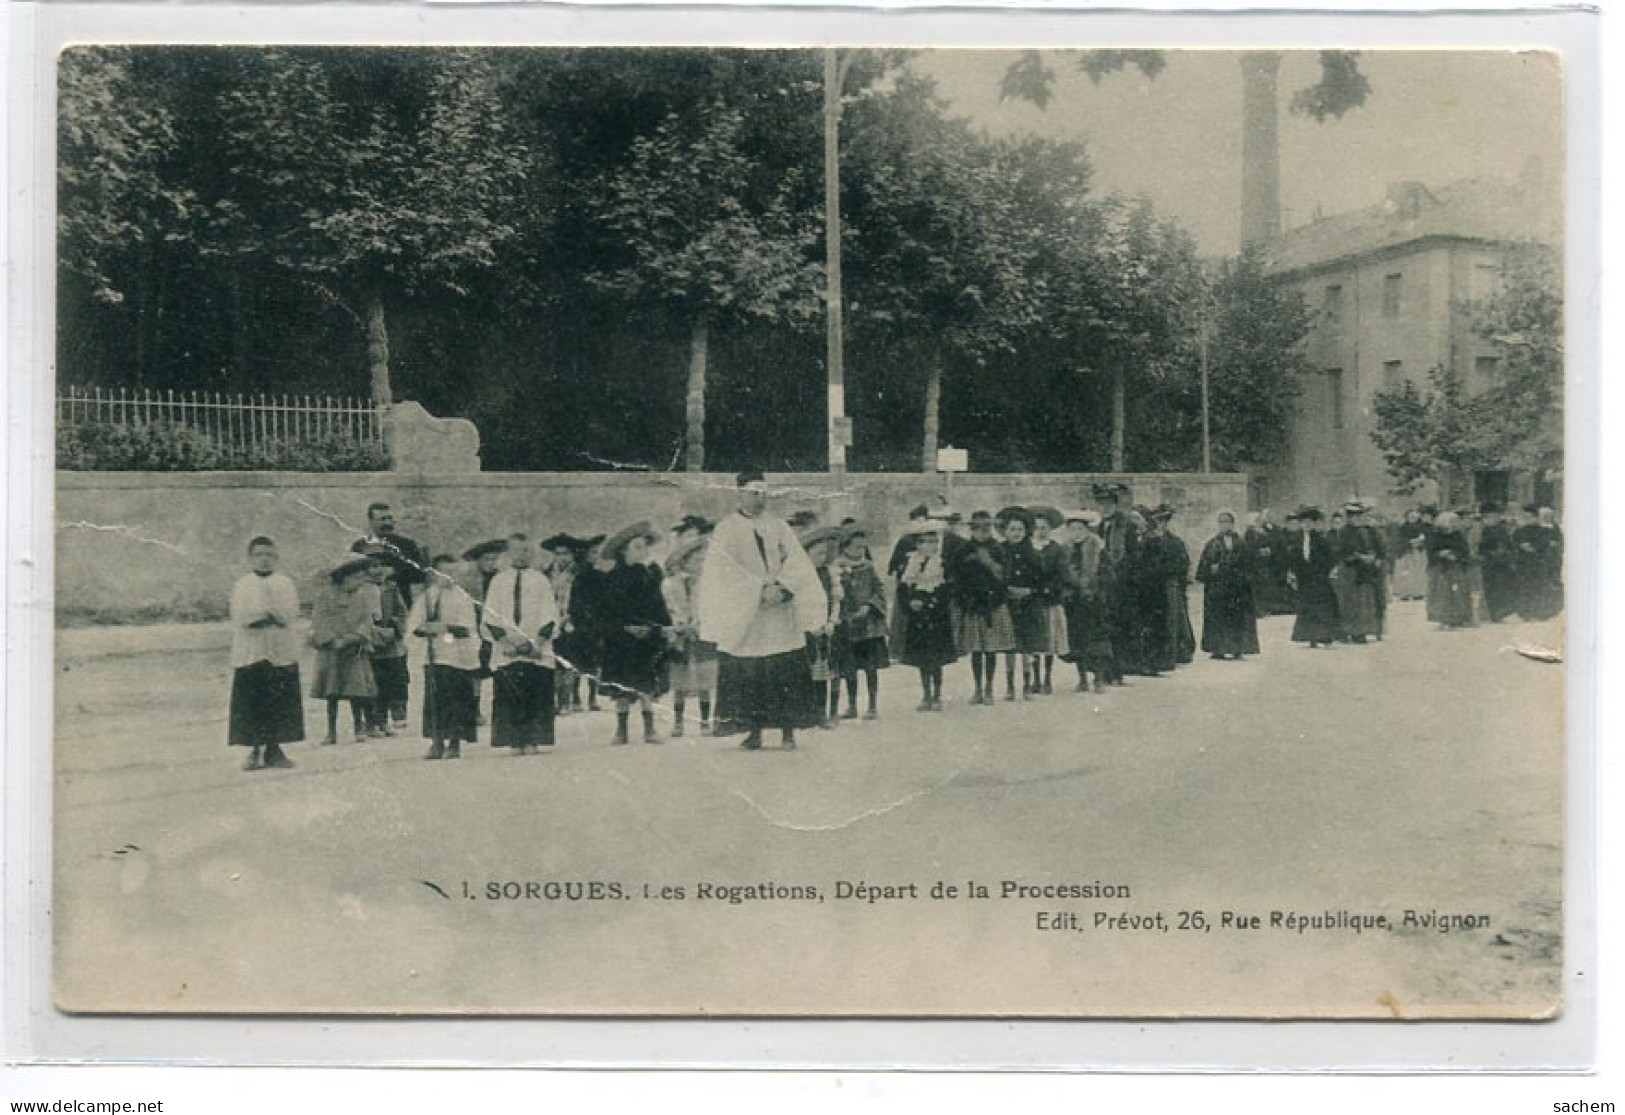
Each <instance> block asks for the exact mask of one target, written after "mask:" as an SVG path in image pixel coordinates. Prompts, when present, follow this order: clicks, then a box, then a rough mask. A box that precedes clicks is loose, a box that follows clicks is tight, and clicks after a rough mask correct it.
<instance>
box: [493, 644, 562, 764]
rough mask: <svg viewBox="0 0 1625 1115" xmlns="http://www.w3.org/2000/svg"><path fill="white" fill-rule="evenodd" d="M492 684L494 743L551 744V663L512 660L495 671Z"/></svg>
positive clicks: (546, 745) (502, 745) (552, 695)
mask: <svg viewBox="0 0 1625 1115" xmlns="http://www.w3.org/2000/svg"><path fill="white" fill-rule="evenodd" d="M492 684H493V685H494V686H495V693H494V695H493V698H492V702H491V746H492V747H552V746H553V714H554V689H553V669H552V667H550V666H543V665H540V664H538V663H535V662H512V663H509V664H508V665H506V666H503V667H501V668H499V669H498V670H497V671H496V680H495V681H494V682H493V683H492Z"/></svg>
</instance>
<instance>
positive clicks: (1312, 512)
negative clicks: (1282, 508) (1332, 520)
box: [1292, 507, 1326, 523]
mask: <svg viewBox="0 0 1625 1115" xmlns="http://www.w3.org/2000/svg"><path fill="white" fill-rule="evenodd" d="M1292 517H1293V518H1294V519H1308V520H1309V521H1310V522H1313V523H1318V522H1320V521H1321V520H1322V519H1324V518H1325V517H1326V513H1325V512H1324V511H1322V510H1321V509H1320V508H1318V507H1300V508H1298V509H1297V510H1296V511H1294V512H1293V513H1292Z"/></svg>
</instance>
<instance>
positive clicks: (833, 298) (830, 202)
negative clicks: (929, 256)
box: [824, 48, 852, 475]
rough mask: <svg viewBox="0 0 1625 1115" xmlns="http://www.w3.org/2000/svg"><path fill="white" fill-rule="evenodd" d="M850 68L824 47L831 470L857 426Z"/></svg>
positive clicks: (838, 468) (842, 462)
mask: <svg viewBox="0 0 1625 1115" xmlns="http://www.w3.org/2000/svg"><path fill="white" fill-rule="evenodd" d="M844 70H845V67H844V66H842V65H841V62H840V59H839V57H838V56H837V54H836V52H835V50H834V49H833V48H830V49H827V50H825V51H824V269H825V272H826V275H825V281H826V284H827V285H826V294H825V297H826V298H827V299H828V305H829V319H828V334H827V341H828V366H829V431H828V435H829V471H830V472H831V473H833V474H835V475H841V474H844V473H845V472H846V447H847V446H848V445H850V444H851V441H852V427H851V423H850V420H849V419H848V418H847V417H846V368H845V355H844V352H845V344H844V338H843V334H842V321H841V142H840V141H841V79H842V77H843V76H844Z"/></svg>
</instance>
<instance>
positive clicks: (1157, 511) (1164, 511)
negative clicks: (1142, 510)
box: [1146, 503, 1174, 523]
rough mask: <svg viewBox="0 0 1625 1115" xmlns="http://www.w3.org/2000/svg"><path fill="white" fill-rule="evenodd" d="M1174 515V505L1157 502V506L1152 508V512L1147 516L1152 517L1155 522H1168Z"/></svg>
mask: <svg viewBox="0 0 1625 1115" xmlns="http://www.w3.org/2000/svg"><path fill="white" fill-rule="evenodd" d="M1173 517H1174V509H1173V506H1172V505H1171V504H1167V503H1159V504H1157V505H1156V506H1155V507H1153V508H1151V510H1150V512H1149V513H1147V515H1146V518H1147V519H1150V520H1151V521H1152V522H1153V523H1166V522H1167V521H1168V520H1169V519H1172V518H1173Z"/></svg>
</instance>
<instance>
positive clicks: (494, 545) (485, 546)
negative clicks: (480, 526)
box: [463, 538, 508, 561]
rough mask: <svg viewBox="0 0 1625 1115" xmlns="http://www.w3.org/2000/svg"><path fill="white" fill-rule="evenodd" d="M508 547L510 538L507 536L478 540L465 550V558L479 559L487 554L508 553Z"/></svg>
mask: <svg viewBox="0 0 1625 1115" xmlns="http://www.w3.org/2000/svg"><path fill="white" fill-rule="evenodd" d="M507 549H508V540H507V539H506V538H490V539H487V540H486V541H484V542H476V543H475V544H474V545H472V546H470V547H469V548H468V549H466V550H464V551H463V560H464V561H479V560H480V558H482V557H485V556H486V555H487V554H501V553H506V552H507Z"/></svg>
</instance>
